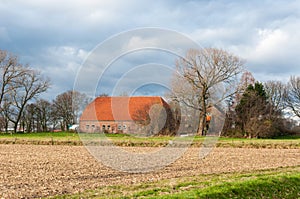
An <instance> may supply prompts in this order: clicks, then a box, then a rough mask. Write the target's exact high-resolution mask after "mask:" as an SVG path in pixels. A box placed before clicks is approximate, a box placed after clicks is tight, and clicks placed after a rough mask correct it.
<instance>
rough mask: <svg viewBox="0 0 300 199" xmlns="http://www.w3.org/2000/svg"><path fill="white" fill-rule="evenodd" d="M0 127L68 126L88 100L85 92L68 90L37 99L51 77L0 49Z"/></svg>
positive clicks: (44, 127) (18, 128)
mask: <svg viewBox="0 0 300 199" xmlns="http://www.w3.org/2000/svg"><path fill="white" fill-rule="evenodd" d="M0 71H1V73H0V75H1V76H0V129H1V130H5V131H7V130H8V129H9V127H10V125H12V126H13V131H14V132H16V131H17V130H22V131H24V130H26V131H28V132H31V131H48V130H49V127H50V126H52V128H56V127H59V128H62V129H67V128H68V126H70V125H71V124H74V123H75V122H76V121H77V120H78V116H79V114H80V113H79V111H80V110H81V109H82V106H85V104H86V103H87V102H88V98H87V97H86V95H84V94H81V93H79V92H76V91H67V92H65V93H62V94H60V95H58V96H57V97H56V98H55V100H53V101H51V102H50V101H47V100H44V99H39V96H40V94H41V93H43V92H45V91H47V89H48V88H49V87H50V80H49V79H48V78H46V77H44V76H42V75H41V73H40V72H39V71H37V70H34V69H32V68H30V67H29V66H28V65H23V64H21V63H20V62H19V60H18V58H17V57H16V56H14V55H12V54H9V53H7V52H6V51H2V50H0Z"/></svg>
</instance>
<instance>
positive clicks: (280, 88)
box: [264, 80, 286, 117]
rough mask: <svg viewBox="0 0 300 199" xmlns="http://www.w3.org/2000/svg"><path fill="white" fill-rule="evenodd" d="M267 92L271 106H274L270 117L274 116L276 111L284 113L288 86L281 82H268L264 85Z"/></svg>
mask: <svg viewBox="0 0 300 199" xmlns="http://www.w3.org/2000/svg"><path fill="white" fill-rule="evenodd" d="M264 88H265V91H266V93H267V96H268V99H269V104H270V105H272V106H273V108H272V109H270V111H271V112H270V113H269V115H270V117H272V116H273V115H277V114H274V111H276V112H282V111H283V110H284V109H285V101H284V97H285V92H286V85H285V84H284V83H282V82H281V81H274V80H271V81H267V82H266V83H265V84H264Z"/></svg>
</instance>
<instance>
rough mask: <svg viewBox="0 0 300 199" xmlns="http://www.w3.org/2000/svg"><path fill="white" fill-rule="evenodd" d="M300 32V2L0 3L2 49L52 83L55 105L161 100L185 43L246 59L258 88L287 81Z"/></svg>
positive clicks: (298, 70)
mask: <svg viewBox="0 0 300 199" xmlns="http://www.w3.org/2000/svg"><path fill="white" fill-rule="evenodd" d="M299 27H300V1H299V0H298V1H297V0H296V1H295V0H293V1H292V0H291V1H289V0H282V1H274V0H257V1H255V0H254V1H241V0H239V1H230V0H226V1H221V0H219V1H207V0H199V1H188V0H187V1H179V0H178V1H176V0H169V1H143V0H132V1H129V0H127V1H125V0H124V1H121V0H109V1H104V0H102V1H101V0H100V1H96V0H94V1H93V0H85V1H83V0H64V1H61V0H26V1H21V0H0V49H1V50H6V51H9V52H12V53H13V54H15V55H17V56H18V57H19V59H20V62H22V63H24V64H29V65H30V66H31V67H33V68H35V69H37V70H40V71H41V73H42V74H43V75H45V76H48V77H49V78H50V79H51V84H52V86H51V88H50V89H49V90H48V91H47V93H45V94H43V97H44V98H49V99H53V98H55V96H57V95H58V94H60V93H62V92H64V91H67V90H71V89H73V88H74V85H75V88H76V86H78V88H79V87H80V88H79V90H80V89H83V90H84V89H86V88H88V89H89V92H90V93H93V94H94V95H98V94H101V93H114V94H115V95H118V94H135V95H149V94H153V93H154V94H158V95H160V94H161V93H162V92H163V91H165V90H168V88H169V86H170V85H169V83H168V82H169V80H170V76H171V74H172V72H173V69H174V63H175V60H176V57H177V56H178V54H176V53H179V54H180V52H179V51H176V50H177V49H181V50H184V49H185V48H186V44H187V43H188V44H191V45H190V46H194V44H195V43H196V44H197V45H198V46H200V47H214V48H222V49H225V50H228V51H229V52H232V53H233V54H235V55H237V56H240V57H241V58H243V59H245V60H246V63H245V69H246V70H249V71H251V72H252V73H253V75H254V77H255V78H256V80H258V81H268V80H281V81H283V82H286V81H288V79H289V77H290V76H291V75H300V67H299V63H300V56H299V55H300V28H299ZM151 28H152V29H151ZM165 33H166V34H165ZM183 41H184V42H183ZM189 42H191V43H189ZM193 42H195V43H193ZM183 43H184V44H183ZM145 47H155V48H151V49H147V48H145ZM160 49H169V51H164V50H160ZM174 52H175V53H174ZM108 57H109V59H108ZM79 85H80V86H79Z"/></svg>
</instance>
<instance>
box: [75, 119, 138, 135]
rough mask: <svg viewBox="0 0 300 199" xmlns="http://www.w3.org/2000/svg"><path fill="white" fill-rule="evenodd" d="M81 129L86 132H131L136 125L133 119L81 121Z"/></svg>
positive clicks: (134, 129)
mask: <svg viewBox="0 0 300 199" xmlns="http://www.w3.org/2000/svg"><path fill="white" fill-rule="evenodd" d="M79 129H80V132H84V133H98V132H108V133H120V132H122V133H131V132H134V131H136V125H135V123H134V122H132V121H97V120H96V121H80V125H79Z"/></svg>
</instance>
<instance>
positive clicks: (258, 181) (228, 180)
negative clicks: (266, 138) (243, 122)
mask: <svg viewBox="0 0 300 199" xmlns="http://www.w3.org/2000/svg"><path fill="white" fill-rule="evenodd" d="M108 196H109V197H108ZM299 197H300V167H299V166H297V167H287V168H279V169H273V170H264V171H255V172H244V173H224V174H210V175H198V176H194V177H184V178H177V179H176V178H172V179H167V180H161V181H158V182H154V183H141V184H137V185H134V186H132V185H130V186H129V185H123V186H108V187H107V186H103V187H100V188H98V189H95V190H89V191H85V192H83V193H81V194H74V195H62V196H57V197H54V198H286V199H287V198H291V199H294V198H299Z"/></svg>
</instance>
